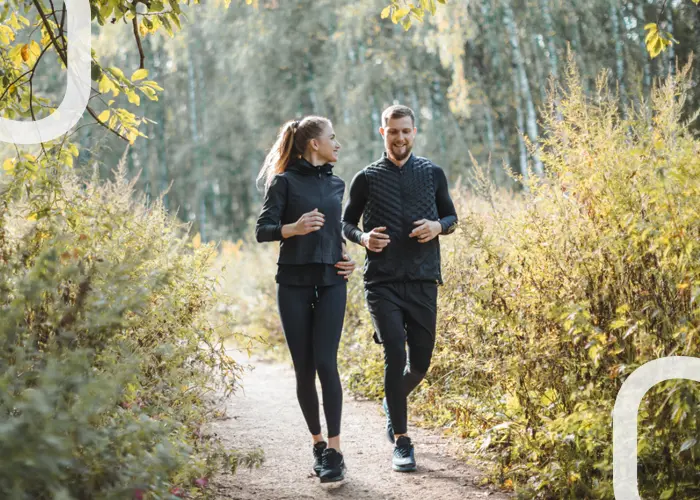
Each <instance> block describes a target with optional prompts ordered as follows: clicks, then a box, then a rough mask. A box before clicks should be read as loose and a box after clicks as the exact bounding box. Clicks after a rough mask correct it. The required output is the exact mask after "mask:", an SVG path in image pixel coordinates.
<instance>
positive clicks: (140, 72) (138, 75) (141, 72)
mask: <svg viewBox="0 0 700 500" xmlns="http://www.w3.org/2000/svg"><path fill="white" fill-rule="evenodd" d="M147 76H148V70H147V69H146V68H141V69H137V70H136V71H134V74H133V75H131V81H132V82H138V81H139V80H143V79H144V78H146V77H147Z"/></svg>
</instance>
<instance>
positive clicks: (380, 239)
mask: <svg viewBox="0 0 700 500" xmlns="http://www.w3.org/2000/svg"><path fill="white" fill-rule="evenodd" d="M384 231H386V227H384V226H381V227H375V228H374V229H372V230H371V231H370V232H369V233H363V234H362V246H363V247H365V248H366V249H367V250H369V251H371V252H381V251H382V250H384V247H385V246H387V245H388V244H389V243H391V239H389V235H388V234H384Z"/></svg>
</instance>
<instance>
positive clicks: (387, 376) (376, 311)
mask: <svg viewBox="0 0 700 500" xmlns="http://www.w3.org/2000/svg"><path fill="white" fill-rule="evenodd" d="M394 287H395V286H394V285H379V286H373V287H371V288H368V289H367V291H366V298H367V307H368V309H369V313H370V315H371V317H372V323H373V324H374V329H375V331H376V333H377V337H378V340H379V342H380V343H381V344H382V346H383V347H384V393H385V394H386V400H387V405H388V407H389V414H390V415H391V423H392V426H393V429H394V433H396V434H405V433H406V395H405V391H404V386H403V372H404V368H405V366H406V331H405V321H404V313H403V311H402V310H401V307H400V306H399V305H398V303H399V302H400V299H399V298H398V297H397V295H396V290H395V288H394Z"/></svg>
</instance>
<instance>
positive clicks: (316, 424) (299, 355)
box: [277, 285, 321, 441]
mask: <svg viewBox="0 0 700 500" xmlns="http://www.w3.org/2000/svg"><path fill="white" fill-rule="evenodd" d="M314 298H315V293H314V287H313V286H289V285H277V305H278V308H279V313H280V319H281V320H282V329H283V330H284V337H285V339H286V340H287V346H288V347H289V352H290V353H291V355H292V362H293V363H294V372H295V373H296V381H297V399H298V400H299V406H301V411H302V413H303V414H304V419H305V420H306V425H307V426H308V428H309V432H311V434H312V435H313V436H314V440H315V441H319V440H320V439H321V436H320V434H321V422H320V420H319V411H318V394H317V393H316V367H315V365H314V348H313V343H312V327H313V323H312V318H313V309H312V307H311V306H312V302H313V300H314ZM317 438H318V439H317Z"/></svg>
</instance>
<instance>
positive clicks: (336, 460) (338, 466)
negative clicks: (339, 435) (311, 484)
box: [319, 448, 345, 483]
mask: <svg viewBox="0 0 700 500" xmlns="http://www.w3.org/2000/svg"><path fill="white" fill-rule="evenodd" d="M321 465H322V467H321V474H319V477H320V478H321V482H322V483H334V482H336V481H342V480H343V479H345V460H343V454H342V453H340V452H338V451H336V450H335V449H333V448H326V449H325V450H323V458H322V460H321Z"/></svg>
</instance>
